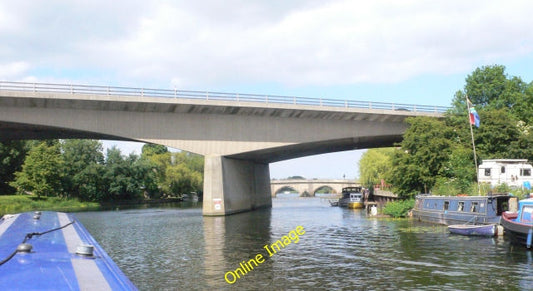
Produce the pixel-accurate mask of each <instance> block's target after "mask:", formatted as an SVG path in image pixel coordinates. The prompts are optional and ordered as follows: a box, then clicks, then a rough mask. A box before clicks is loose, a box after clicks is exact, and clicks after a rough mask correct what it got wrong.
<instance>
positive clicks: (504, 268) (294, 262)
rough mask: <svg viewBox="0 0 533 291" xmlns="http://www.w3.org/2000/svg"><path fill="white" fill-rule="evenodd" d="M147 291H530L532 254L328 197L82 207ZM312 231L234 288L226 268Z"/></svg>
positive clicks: (90, 224) (86, 219)
mask: <svg viewBox="0 0 533 291" xmlns="http://www.w3.org/2000/svg"><path fill="white" fill-rule="evenodd" d="M76 215H77V216H78V218H79V219H80V221H81V222H82V223H83V224H84V225H85V226H86V227H87V228H88V230H89V231H90V232H91V234H92V235H93V236H94V237H95V238H96V240H97V241H98V242H99V243H100V244H101V245H102V247H103V248H104V249H105V250H106V251H107V252H108V253H109V255H110V256H111V257H112V258H113V260H115V262H116V263H117V264H118V265H119V266H120V268H121V269H122V270H123V271H124V273H126V275H127V276H128V277H130V279H131V280H132V281H133V283H134V284H136V285H137V287H138V288H139V289H140V290H178V289H179V290H206V289H207V290H209V289H212V290H224V289H226V290H230V289H232V290H233V289H244V290H280V289H297V290H302V289H303V290H307V289H328V290H329V289H334V290H337V289H350V290H365V289H367V290H389V289H394V290H413V289H416V290H437V289H438V290H494V289H505V290H531V286H533V275H532V274H533V263H532V261H533V259H532V253H531V251H526V250H525V248H523V247H521V246H512V245H510V244H509V241H508V240H506V239H503V238H472V237H463V236H455V235H450V234H449V233H448V231H447V229H446V227H443V226H438V225H432V224H423V223H418V222H416V221H411V220H395V219H376V218H367V217H366V215H365V213H364V211H360V210H349V209H343V208H339V207H330V206H329V203H328V201H327V199H320V198H291V197H289V198H275V199H274V200H273V208H272V209H266V210H260V211H255V212H247V213H241V214H236V215H231V216H227V217H203V216H202V213H201V208H199V207H197V208H151V209H137V210H122V211H105V212H89V213H78V214H76ZM297 226H302V227H304V229H305V234H304V235H302V236H300V240H299V242H298V243H291V244H290V245H288V246H286V247H285V248H283V249H281V250H280V251H279V252H277V253H276V254H274V255H273V256H272V257H268V258H267V259H266V260H265V262H264V263H261V264H259V265H258V266H257V267H254V269H253V270H251V271H249V272H248V273H247V274H246V275H245V276H243V277H242V278H240V279H238V280H237V281H236V282H235V283H234V284H232V285H230V284H228V283H227V282H225V280H224V274H225V273H226V272H228V271H232V270H235V269H236V268H238V267H239V263H240V262H242V261H247V260H249V259H251V258H254V257H255V256H256V255H257V254H258V253H262V254H263V255H265V256H266V251H265V250H264V249H263V246H264V245H266V244H271V243H273V242H275V241H276V240H278V239H280V238H282V237H283V236H284V235H287V234H288V233H289V232H290V231H291V230H293V229H295V228H296V227H297Z"/></svg>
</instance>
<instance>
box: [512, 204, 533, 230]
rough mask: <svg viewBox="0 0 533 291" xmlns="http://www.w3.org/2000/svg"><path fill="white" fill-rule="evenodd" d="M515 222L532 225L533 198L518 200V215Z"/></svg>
mask: <svg viewBox="0 0 533 291" xmlns="http://www.w3.org/2000/svg"><path fill="white" fill-rule="evenodd" d="M516 222H519V223H523V224H531V225H533V198H529V199H524V200H520V201H519V202H518V216H517V217H516Z"/></svg>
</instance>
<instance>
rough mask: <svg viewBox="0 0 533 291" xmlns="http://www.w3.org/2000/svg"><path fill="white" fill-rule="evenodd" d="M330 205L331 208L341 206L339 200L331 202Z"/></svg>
mask: <svg viewBox="0 0 533 291" xmlns="http://www.w3.org/2000/svg"><path fill="white" fill-rule="evenodd" d="M329 204H330V205H331V206H339V201H338V200H329Z"/></svg>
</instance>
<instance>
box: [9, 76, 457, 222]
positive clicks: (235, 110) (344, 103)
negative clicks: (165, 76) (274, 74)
mask: <svg viewBox="0 0 533 291" xmlns="http://www.w3.org/2000/svg"><path fill="white" fill-rule="evenodd" d="M446 109H447V108H445V107H438V106H422V105H408V104H391V103H381V102H370V101H352V100H337V99H313V98H304V97H288V96H270V95H251V94H238V93H218V92H199V91H181V90H160V89H144V88H125V87H108V86H87V85H64V84H43V83H21V82H0V141H7V140H16V139H48V138H61V139H68V138H91V139H112V140H130V141H140V142H147V143H154V144H161V145H166V146H169V147H173V148H177V149H181V150H185V151H189V152H192V153H197V154H201V155H204V156H205V170H204V204H203V214H204V215H227V214H231V213H236V212H242V211H249V210H253V209H257V208H261V207H271V205H272V200H271V188H270V171H269V163H272V162H277V161H282V160H287V159H293V158H298V157H303V156H308V155H315V154H322V153H329V152H337V151H345V150H352V149H364V148H375V147H386V146H392V145H393V144H394V143H395V142H399V141H400V140H401V138H402V134H403V132H404V131H405V129H406V128H407V125H406V124H405V122H404V120H405V118H407V117H410V116H430V117H437V118H438V117H442V113H443V112H444V111H445V110H446Z"/></svg>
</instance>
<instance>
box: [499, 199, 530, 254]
mask: <svg viewBox="0 0 533 291" xmlns="http://www.w3.org/2000/svg"><path fill="white" fill-rule="evenodd" d="M501 224H502V226H503V228H504V229H505V233H506V234H509V235H510V237H511V241H512V242H513V243H517V244H521V245H525V246H526V247H527V248H531V247H532V246H533V198H529V199H524V200H520V201H518V212H504V213H503V215H502V222H501Z"/></svg>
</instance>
